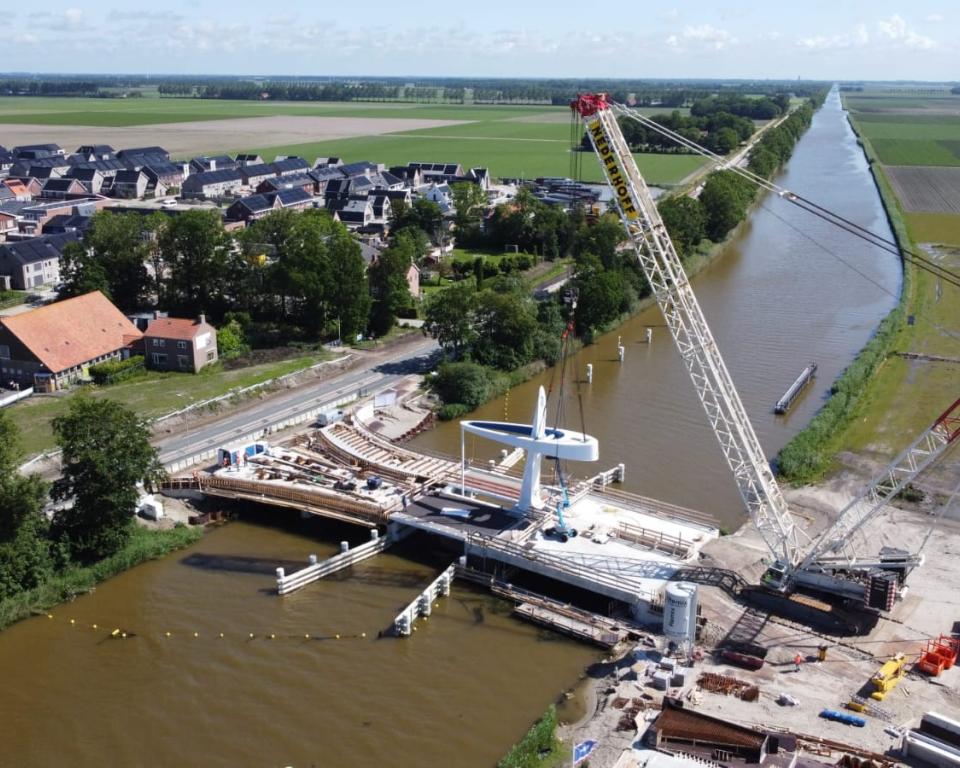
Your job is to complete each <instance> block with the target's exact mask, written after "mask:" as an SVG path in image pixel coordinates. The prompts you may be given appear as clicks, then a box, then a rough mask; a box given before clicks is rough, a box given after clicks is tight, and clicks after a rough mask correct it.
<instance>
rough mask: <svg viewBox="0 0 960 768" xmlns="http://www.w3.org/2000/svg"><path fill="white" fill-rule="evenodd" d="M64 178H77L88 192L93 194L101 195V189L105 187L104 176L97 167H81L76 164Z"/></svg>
mask: <svg viewBox="0 0 960 768" xmlns="http://www.w3.org/2000/svg"><path fill="white" fill-rule="evenodd" d="M63 178H65V179H76V180H77V181H79V182H80V183H81V184H82V185H83V188H84V189H85V190H86V191H87V193H88V194H91V195H99V194H100V190H101V189H103V181H104V177H103V174H102V173H100V171H98V170H97V169H96V168H79V167H76V166H74V167H73V168H71V169H70V170H69V171H67V172H66V173H65V174H64V176H63Z"/></svg>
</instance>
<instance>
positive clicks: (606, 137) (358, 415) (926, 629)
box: [165, 94, 960, 768]
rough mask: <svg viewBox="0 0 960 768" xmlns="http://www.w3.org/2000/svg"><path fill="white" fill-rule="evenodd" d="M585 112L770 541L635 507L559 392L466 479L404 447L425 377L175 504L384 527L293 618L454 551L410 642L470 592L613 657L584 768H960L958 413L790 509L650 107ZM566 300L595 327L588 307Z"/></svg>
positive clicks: (286, 585) (404, 623) (669, 321)
mask: <svg viewBox="0 0 960 768" xmlns="http://www.w3.org/2000/svg"><path fill="white" fill-rule="evenodd" d="M572 106H573V108H574V110H575V112H576V113H577V114H578V115H579V117H581V118H582V119H583V120H584V122H585V127H586V131H587V135H588V136H589V137H590V140H591V142H592V146H593V148H594V150H595V151H596V154H597V156H598V158H599V160H600V163H601V167H602V168H603V171H604V173H605V174H606V177H607V181H608V182H609V184H610V186H611V187H612V188H613V191H614V198H613V205H614V207H615V208H616V210H617V212H618V213H619V214H620V216H621V219H622V221H623V225H624V227H625V231H626V233H627V235H628V237H629V240H630V245H631V247H632V248H633V249H634V250H635V252H636V254H637V257H638V259H639V261H640V264H641V266H642V268H643V272H644V274H645V276H646V278H647V280H648V281H649V283H650V285H651V286H652V289H653V294H654V296H655V297H656V300H657V303H658V305H659V307H660V310H661V312H662V313H663V317H664V319H665V321H666V326H667V328H668V330H669V333H670V336H671V337H672V339H673V341H674V343H675V345H676V348H677V350H678V352H679V353H680V356H681V358H682V359H683V362H684V364H685V366H686V368H687V372H688V373H689V377H690V381H691V383H692V385H693V388H694V389H695V390H696V393H697V396H698V398H699V400H700V403H701V404H702V406H703V409H704V414H705V416H706V419H707V422H708V423H709V425H710V427H711V429H712V431H713V433H714V434H715V436H716V438H717V441H718V443H719V447H720V449H721V451H722V453H723V455H724V458H725V459H726V462H727V466H728V467H729V470H730V472H731V474H732V476H733V478H734V480H735V482H736V485H737V488H738V490H739V492H740V498H741V500H742V502H743V507H744V509H745V511H746V514H747V516H748V517H749V520H748V522H747V523H746V524H744V525H743V526H742V527H741V528H740V529H739V530H737V531H736V532H734V533H732V534H731V535H721V531H720V526H719V523H718V521H716V520H715V519H714V518H713V517H712V516H711V515H710V514H709V512H708V511H699V510H691V509H684V508H681V507H678V506H676V505H673V504H669V503H666V502H662V501H658V500H656V499H651V498H646V497H644V496H639V495H635V494H627V493H624V492H622V491H620V490H617V489H615V486H616V484H617V482H618V481H621V480H622V479H623V478H624V475H625V472H627V471H628V467H626V466H625V465H624V464H618V465H616V466H614V467H612V468H609V469H605V470H602V471H599V472H594V473H593V474H590V472H589V471H586V472H584V471H583V467H584V466H589V463H590V462H595V461H597V459H598V456H599V450H598V441H597V440H596V439H595V438H594V437H591V436H590V435H588V434H586V432H585V430H584V429H583V428H582V424H581V429H580V430H574V429H571V428H569V427H568V426H567V425H565V424H563V423H560V421H559V419H558V420H557V423H554V424H548V415H547V413H548V398H547V394H546V392H545V391H544V390H543V388H541V389H540V392H539V397H538V399H537V403H536V407H535V409H534V412H533V413H532V415H531V418H530V422H529V423H513V422H508V421H490V420H465V421H462V422H461V423H460V434H461V455H460V457H459V460H458V459H457V458H454V457H443V456H438V455H429V454H426V453H424V452H422V451H413V450H409V449H407V448H404V447H402V445H401V444H400V443H401V442H402V441H403V440H404V439H406V438H407V437H409V436H411V435H412V434H415V433H416V432H417V431H418V430H420V429H422V428H424V427H425V426H427V425H428V424H429V420H430V418H432V417H431V415H430V413H429V410H428V409H426V408H424V407H422V406H421V405H418V404H417V401H418V399H419V398H420V397H421V393H420V391H419V390H418V389H417V387H416V381H415V380H411V382H410V383H409V385H408V386H406V387H401V388H399V391H397V390H394V391H392V392H391V393H386V394H384V393H378V395H377V396H376V397H375V398H374V401H373V402H372V403H371V402H366V403H363V404H361V406H360V407H358V408H357V409H356V410H355V411H353V412H352V413H343V412H340V411H337V412H336V413H331V414H325V415H324V416H323V417H322V418H321V420H320V422H319V423H317V424H315V425H312V426H311V427H310V428H309V429H307V430H301V431H298V432H296V433H294V434H289V435H285V436H284V437H283V438H282V439H279V440H271V441H270V442H266V441H254V442H247V443H242V444H238V445H228V446H224V447H223V448H221V449H220V451H218V454H217V460H216V465H215V466H214V467H211V468H210V469H209V470H204V471H194V472H190V473H187V474H185V475H183V476H181V477H178V478H174V479H173V480H172V481H171V482H170V483H169V484H168V486H167V488H166V489H165V492H166V493H167V494H169V495H174V496H176V495H187V496H195V495H197V494H202V495H204V496H210V497H216V498H227V499H238V500H245V501H253V502H257V503H259V504H267V505H274V506H278V507H287V508H292V509H296V510H298V511H299V512H300V513H301V514H304V515H317V516H320V517H327V518H331V519H336V520H338V521H341V522H347V523H351V524H354V525H358V526H363V527H366V528H367V529H369V531H370V538H369V541H368V542H366V543H363V544H360V545H358V546H354V547H350V546H349V545H348V544H347V542H343V543H342V545H341V551H340V552H339V554H336V555H334V556H333V557H331V558H329V559H328V560H326V561H318V560H317V558H316V557H313V556H311V557H310V559H309V560H308V561H307V563H306V565H305V567H304V568H302V569H299V570H296V571H294V572H288V570H287V569H285V568H282V567H278V568H277V573H276V577H277V593H278V594H279V595H280V596H284V595H287V594H290V593H291V592H294V591H297V590H300V589H303V588H306V587H308V585H309V584H310V583H312V582H314V581H316V580H317V579H321V578H324V577H326V576H328V575H330V574H332V573H335V572H337V571H339V570H342V569H345V568H349V567H350V566H352V565H355V564H356V563H358V562H360V561H361V560H364V559H366V558H369V557H374V556H375V555H377V554H378V553H380V552H383V551H384V550H385V549H387V548H388V547H390V546H391V545H392V544H393V543H395V542H398V541H400V540H402V539H407V538H408V537H412V538H411V540H416V539H417V537H419V539H422V540H424V541H428V542H429V545H428V548H430V549H431V551H437V550H440V551H442V552H444V553H446V556H447V557H448V560H447V562H448V563H449V564H448V565H447V566H446V567H445V568H444V569H443V570H442V571H441V572H440V573H439V574H438V575H437V577H436V579H435V580H434V581H433V582H431V583H430V585H429V586H427V587H426V588H425V589H423V590H422V591H421V592H420V593H419V594H417V595H415V596H412V597H413V599H412V601H411V602H410V603H409V605H407V606H406V607H405V608H404V609H403V610H402V611H401V612H400V613H399V614H398V615H397V616H396V618H395V619H394V621H393V622H392V623H391V625H390V626H389V627H386V628H385V629H384V633H385V634H389V635H393V636H397V637H401V638H402V637H410V638H411V639H410V640H409V642H416V639H415V638H413V637H412V634H413V632H414V631H415V630H416V629H417V626H416V624H417V622H418V621H419V620H420V619H421V618H423V617H428V616H429V615H430V612H431V610H432V607H434V606H435V605H436V601H438V600H441V599H442V598H443V597H444V596H445V595H447V594H449V591H450V583H451V581H452V580H453V579H464V580H468V581H470V582H473V583H476V584H478V585H480V586H482V587H483V588H485V589H489V590H491V591H492V592H493V593H494V594H496V595H498V596H500V597H502V598H504V599H506V600H509V601H512V602H513V603H514V605H515V609H514V612H515V614H516V615H517V617H518V618H521V619H523V620H527V621H530V622H533V623H536V624H539V625H542V626H545V627H547V628H549V629H551V630H553V631H556V632H559V633H562V634H566V635H569V636H572V637H575V638H577V639H579V640H582V641H584V642H589V643H592V644H594V645H596V646H599V647H602V648H604V649H606V651H607V654H608V655H607V658H606V659H605V660H604V661H603V662H602V663H598V664H596V665H594V666H592V667H591V668H590V669H589V670H587V672H586V673H585V676H584V679H583V680H582V682H581V684H580V685H579V686H577V687H576V688H575V689H574V690H573V691H571V692H569V694H568V697H569V698H571V699H572V700H573V701H574V702H576V706H573V705H571V707H572V711H575V710H578V715H579V716H577V717H571V718H569V719H570V720H571V722H568V723H566V724H564V725H563V727H562V728H561V732H560V736H561V738H562V739H563V740H564V741H566V742H568V743H569V744H570V745H571V746H574V747H576V746H577V745H581V746H582V745H583V744H585V743H591V746H590V747H589V749H588V750H587V753H588V755H589V756H586V755H583V754H582V753H580V752H577V751H576V749H574V760H575V764H576V762H577V755H581V758H580V760H581V761H583V760H589V764H590V765H593V766H614V765H616V766H619V767H620V768H629V766H648V765H652V766H701V767H702V766H727V765H739V764H746V763H758V764H759V763H763V764H771V765H776V766H783V768H792V767H793V766H794V765H798V764H799V765H809V766H814V765H842V766H855V767H856V768H861V767H862V766H877V767H878V768H880V767H881V766H892V765H895V764H899V763H907V764H911V765H927V764H929V765H937V766H947V765H951V766H958V765H960V693H958V689H957V683H958V682H960V677H958V676H960V672H958V671H957V669H956V668H955V664H956V661H957V656H958V653H960V597H958V595H960V571H958V569H956V567H955V566H954V561H953V557H955V556H956V555H957V552H958V545H957V542H960V519H958V518H960V515H958V511H960V510H958V509H956V508H954V506H953V501H954V497H955V496H956V492H955V491H954V493H953V495H950V494H949V493H948V494H946V495H944V494H940V493H923V492H919V491H918V490H917V488H918V484H920V483H922V480H923V474H924V472H926V471H927V470H928V469H930V468H931V467H933V466H934V465H935V464H936V463H937V462H938V461H940V460H941V459H942V458H943V457H944V456H945V455H946V454H947V453H948V452H949V451H950V450H951V448H953V447H954V446H955V445H956V443H957V442H960V440H958V438H960V400H956V401H955V402H953V403H952V404H948V403H949V402H950V401H951V400H954V398H956V395H957V394H958V393H952V394H951V393H948V395H949V397H947V398H946V399H947V402H945V403H944V405H945V406H946V408H945V410H944V411H943V413H942V415H940V416H939V417H938V418H937V419H936V420H935V421H934V422H933V423H932V424H930V425H929V426H928V428H927V429H925V430H924V431H923V432H922V433H920V434H919V435H911V436H904V439H903V443H904V446H905V447H904V449H903V451H902V452H901V453H900V454H899V455H898V456H897V457H896V458H895V459H894V460H893V461H892V462H891V463H890V464H889V466H887V467H886V468H884V469H883V470H882V471H881V472H879V473H878V474H876V476H875V477H874V478H873V479H872V480H871V481H869V482H867V483H866V484H864V483H863V481H862V479H861V480H859V481H857V480H854V479H852V478H849V477H846V476H840V477H837V478H835V479H834V480H833V481H831V484H830V485H829V486H827V487H809V488H800V489H793V490H789V491H787V490H783V489H781V488H780V486H779V485H778V483H777V481H776V479H775V477H774V474H773V471H772V470H771V467H770V465H769V462H768V460H767V458H766V456H765V454H764V452H763V449H762V447H761V446H760V444H759V440H758V439H757V437H756V434H755V433H754V430H753V427H752V425H751V423H750V420H749V418H748V417H747V413H746V409H745V408H744V406H743V404H742V402H741V401H740V396H739V394H738V393H737V390H736V388H735V387H734V384H733V381H732V379H731V378H730V375H729V373H728V371H727V368H726V365H725V363H724V361H723V358H722V356H721V352H720V350H719V348H718V346H717V344H716V342H715V341H714V339H713V336H712V334H711V331H710V329H709V327H708V326H707V323H706V320H705V319H704V316H703V314H702V312H701V310H700V306H699V304H698V301H697V298H696V296H695V295H694V293H693V290H692V288H691V285H690V282H689V280H688V279H687V277H686V275H685V273H684V270H683V266H682V264H681V262H680V259H679V257H678V256H677V253H676V250H675V248H674V245H673V243H672V242H671V240H670V237H669V235H668V234H667V231H666V228H665V227H664V225H663V222H662V221H661V219H660V216H659V213H658V211H657V208H656V206H655V205H654V203H653V199H652V197H651V196H650V194H649V189H648V188H647V186H646V184H645V182H644V180H643V178H642V177H641V176H640V173H639V171H638V170H637V166H636V163H635V162H634V160H633V158H632V156H631V154H630V151H629V149H628V147H627V144H626V142H625V141H624V139H623V135H622V133H621V130H620V127H619V125H618V123H617V120H616V118H617V116H630V115H629V113H628V111H627V110H626V108H623V107H621V106H620V105H617V104H614V103H612V102H609V101H608V100H607V99H606V97H605V96H604V95H603V94H591V95H585V96H581V97H580V98H579V99H578V100H577V101H576V102H574V104H573V105H572ZM664 130H665V129H664ZM744 173H748V172H746V171H744ZM780 192H781V191H778V194H780ZM782 192H786V191H785V190H783V191H782ZM565 298H566V300H567V303H568V305H569V306H570V307H571V312H572V309H573V308H574V307H575V306H576V301H577V296H576V294H575V292H570V293H569V295H568V296H566V297H565ZM564 339H565V340H566V335H565V336H564ZM621 357H622V352H621ZM811 366H812V369H810V372H809V376H812V371H813V370H815V369H816V366H815V365H814V364H811ZM805 374H806V372H805ZM801 379H802V380H801ZM801 379H798V380H797V382H795V384H794V386H793V387H792V388H791V390H790V391H788V393H787V395H785V402H784V406H783V410H786V409H787V408H788V407H789V400H791V399H792V398H793V397H795V396H796V394H797V392H799V390H800V389H801V388H802V387H803V385H804V384H805V382H806V380H807V379H805V378H803V376H802V377H801ZM791 393H792V394H791ZM388 395H389V396H388ZM562 396H563V393H562V385H561V392H560V393H559V395H558V397H560V398H562ZM558 413H559V409H558ZM467 436H470V437H471V439H475V438H476V439H482V440H487V441H491V442H493V443H495V444H496V445H497V446H502V449H501V450H500V458H499V459H498V460H493V461H491V462H489V463H484V464H476V463H474V462H471V461H469V460H468V457H467V455H466V452H465V450H464V445H465V441H466V439H467ZM425 548H427V547H425ZM280 599H282V597H281V598H280Z"/></svg>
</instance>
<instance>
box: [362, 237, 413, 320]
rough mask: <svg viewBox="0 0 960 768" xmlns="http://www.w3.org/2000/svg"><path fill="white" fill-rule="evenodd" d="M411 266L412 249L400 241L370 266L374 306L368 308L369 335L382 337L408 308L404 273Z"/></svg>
mask: <svg viewBox="0 0 960 768" xmlns="http://www.w3.org/2000/svg"><path fill="white" fill-rule="evenodd" d="M412 264H413V246H412V245H411V244H410V242H409V241H408V240H404V239H400V240H398V241H397V242H394V243H393V245H391V246H390V247H389V248H387V249H385V250H383V251H381V252H380V255H379V256H378V257H377V259H376V261H374V262H373V264H371V265H370V269H369V271H368V278H369V281H370V294H371V296H372V298H373V303H372V305H371V307H370V331H371V333H373V334H374V335H376V336H383V335H384V334H385V333H386V332H387V331H389V330H390V329H391V328H392V327H393V324H394V323H395V322H396V321H397V316H398V314H399V313H400V312H402V311H404V310H406V309H407V308H408V307H410V305H411V299H410V288H409V286H408V284H407V271H408V270H409V269H410V266H411V265H412Z"/></svg>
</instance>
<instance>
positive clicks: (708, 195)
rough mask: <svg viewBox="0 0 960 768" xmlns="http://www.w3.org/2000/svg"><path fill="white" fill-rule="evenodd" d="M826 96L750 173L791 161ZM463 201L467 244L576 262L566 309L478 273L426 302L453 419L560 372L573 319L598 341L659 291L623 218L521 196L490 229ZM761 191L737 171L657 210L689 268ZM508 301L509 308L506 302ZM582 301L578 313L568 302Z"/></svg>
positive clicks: (771, 140)
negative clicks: (533, 377) (526, 381)
mask: <svg viewBox="0 0 960 768" xmlns="http://www.w3.org/2000/svg"><path fill="white" fill-rule="evenodd" d="M822 97H823V94H819V95H818V96H817V97H815V98H813V99H810V100H808V101H807V103H805V104H804V105H802V106H801V107H799V108H798V109H796V110H795V111H794V112H793V113H792V114H791V115H790V116H789V117H788V118H787V119H785V120H784V121H783V122H782V123H781V124H780V125H779V126H777V127H775V128H771V129H769V130H768V131H767V132H766V134H765V135H764V137H763V138H762V140H761V141H760V142H758V145H757V147H756V148H755V149H754V151H753V153H752V155H751V159H750V169H751V170H752V171H754V172H756V173H758V174H760V175H763V176H765V177H769V176H770V175H772V174H773V173H774V172H775V171H776V169H777V168H779V167H780V166H781V165H782V164H783V163H784V162H786V161H787V159H788V158H789V157H790V155H791V153H792V151H793V147H794V145H795V144H796V142H797V140H798V139H799V138H800V136H801V135H802V134H803V132H804V131H805V130H806V128H807V127H808V126H809V124H810V121H811V119H812V117H813V112H814V108H815V106H819V103H821V102H822ZM456 194H457V195H458V196H459V197H460V199H459V201H458V206H457V217H456V220H455V232H456V234H457V238H458V241H463V242H467V243H470V244H471V245H473V246H475V247H478V248H487V249H490V250H496V251H499V252H502V250H503V247H504V245H509V244H514V245H517V246H519V247H520V248H523V249H525V250H527V251H528V252H531V253H537V254H540V255H542V256H544V257H545V258H559V257H568V256H569V257H571V258H572V262H573V266H572V268H571V280H570V283H569V292H568V293H567V296H566V298H567V302H565V301H564V297H563V296H560V295H555V296H554V297H552V298H548V299H547V300H545V301H541V302H534V301H532V300H531V299H530V298H529V288H527V289H524V288H523V287H522V284H520V283H519V282H518V281H517V280H516V279H515V278H511V277H509V276H503V275H501V276H497V277H495V278H493V279H492V280H491V279H486V278H485V274H484V271H483V270H482V269H481V270H475V271H474V280H473V281H471V280H470V279H469V278H468V277H467V276H466V275H461V277H462V278H463V279H461V281H460V282H458V283H456V284H454V285H452V286H450V287H448V288H446V289H444V290H443V291H440V292H437V293H436V294H434V295H433V296H432V297H431V298H430V299H429V301H428V302H427V303H426V306H425V311H424V317H425V326H424V330H425V332H426V333H429V334H430V335H432V336H433V337H434V338H435V339H437V341H438V342H439V343H440V345H441V348H442V349H443V351H444V354H445V358H446V362H444V363H443V364H442V365H441V366H440V368H439V369H438V372H437V375H436V376H434V377H433V379H432V381H431V386H432V388H433V389H434V391H435V392H436V393H437V394H438V395H439V396H440V398H441V399H442V401H443V402H444V404H445V405H444V409H443V411H442V413H441V415H442V416H444V417H446V418H454V417H456V416H459V415H462V414H463V413H465V412H467V411H469V410H472V409H473V408H475V407H476V406H478V405H479V404H481V403H482V402H484V401H485V400H487V399H489V398H490V397H492V396H496V395H497V394H499V393H500V392H502V391H504V390H505V389H506V388H507V387H509V386H510V384H511V383H513V382H515V381H516V379H517V374H521V377H522V371H523V369H524V367H525V366H530V365H531V364H534V363H542V364H548V365H549V364H552V363H554V362H556V360H557V358H558V356H559V354H560V337H561V334H562V333H563V330H564V328H565V327H566V323H567V321H568V320H569V321H572V322H573V326H574V330H575V332H576V334H577V336H579V337H580V338H582V339H583V340H585V341H587V342H589V341H590V340H591V339H592V338H593V337H594V336H595V335H596V334H598V333H601V332H603V331H604V330H607V329H609V328H610V327H612V326H613V325H614V324H616V323H617V322H618V321H619V320H620V319H621V318H622V317H623V316H624V315H626V314H628V313H630V312H632V311H634V310H635V309H636V307H637V304H638V302H639V301H640V300H642V299H644V298H646V297H647V296H649V295H650V286H649V284H648V283H647V281H646V278H645V276H644V275H643V272H642V270H641V269H640V267H639V263H638V260H637V258H636V255H635V254H634V252H633V250H632V249H630V248H624V247H622V246H623V244H624V242H625V240H626V235H625V233H624V230H623V227H622V225H621V223H620V221H619V219H618V218H617V217H616V216H614V215H612V214H607V215H604V216H602V217H600V219H599V220H598V221H596V222H591V221H588V219H587V217H586V215H585V214H584V212H583V211H582V210H580V209H574V210H573V211H571V212H569V213H564V212H562V211H560V210H559V209H557V208H555V207H551V206H548V205H546V204H544V203H542V202H540V201H539V200H537V199H536V198H534V197H533V195H532V194H530V192H529V191H528V190H525V189H521V190H520V191H519V192H518V194H517V196H516V198H515V199H514V200H513V201H511V202H510V203H508V204H504V205H500V206H498V207H497V208H496V209H495V210H494V212H493V213H492V214H491V215H490V216H489V217H488V218H487V219H486V220H485V222H484V226H482V227H481V224H480V216H479V213H478V211H479V206H474V205H472V204H471V201H470V200H469V199H467V195H468V194H469V191H468V190H457V191H456ZM755 196H756V186H755V185H754V184H752V183H751V182H748V181H746V180H744V179H743V178H742V177H741V176H739V175H737V174H735V173H733V172H732V171H717V172H714V173H712V174H710V176H709V177H708V179H707V181H706V183H705V184H704V187H703V190H702V192H701V194H700V196H699V198H691V197H687V196H677V197H672V198H668V199H666V200H663V201H662V202H661V203H660V204H659V206H658V208H659V210H660V214H661V216H662V217H663V221H664V224H665V226H666V227H667V230H668V232H669V233H670V236H671V238H672V239H673V241H674V244H675V246H676V247H677V251H678V254H679V255H680V257H681V259H682V260H684V261H686V260H688V259H689V258H690V257H691V256H692V255H693V254H694V253H696V252H697V250H698V249H699V248H701V247H703V244H704V243H705V242H707V241H712V242H719V241H721V240H723V239H724V237H726V235H727V234H728V233H729V232H730V230H731V229H733V227H735V226H736V225H737V224H738V223H739V222H740V221H742V220H743V218H744V217H745V216H746V214H747V210H748V208H749V206H750V203H751V202H752V201H753V199H754V198H755ZM504 297H506V300H505V298H504ZM574 297H575V298H576V302H575V307H574V305H573V302H571V301H569V300H570V299H572V298H574Z"/></svg>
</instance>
